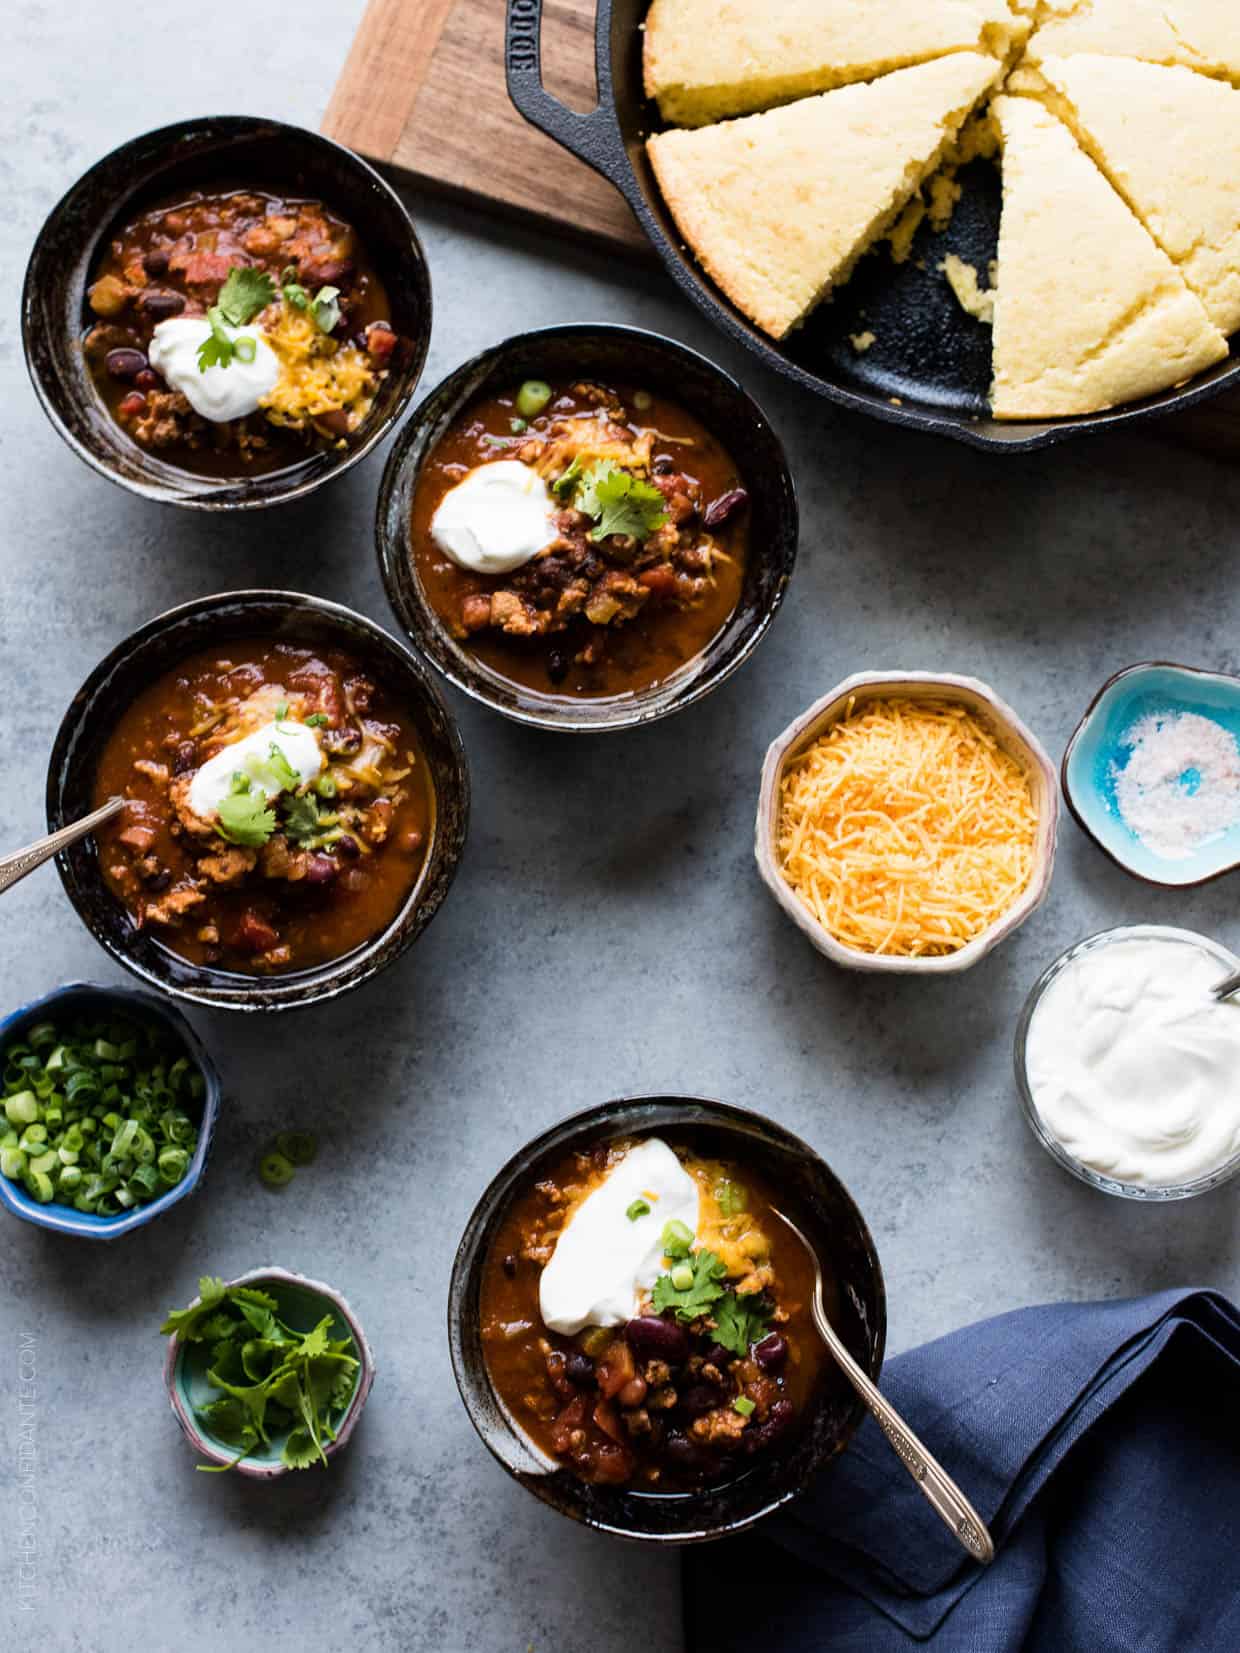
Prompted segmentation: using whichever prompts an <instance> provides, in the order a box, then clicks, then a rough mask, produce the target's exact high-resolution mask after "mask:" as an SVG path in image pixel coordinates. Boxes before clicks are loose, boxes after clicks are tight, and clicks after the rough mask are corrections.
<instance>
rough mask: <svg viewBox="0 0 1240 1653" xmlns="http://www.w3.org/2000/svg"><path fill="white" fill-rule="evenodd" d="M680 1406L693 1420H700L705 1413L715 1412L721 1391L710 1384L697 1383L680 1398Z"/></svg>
mask: <svg viewBox="0 0 1240 1653" xmlns="http://www.w3.org/2000/svg"><path fill="white" fill-rule="evenodd" d="M680 1404H681V1406H682V1407H683V1408H684V1410H685V1411H686V1412H687V1413H688V1414H689V1416H690V1417H691V1418H700V1417H701V1416H702V1414H703V1412H713V1411H714V1410H715V1408H716V1406H718V1404H719V1391H718V1389H716V1388H715V1387H714V1386H713V1385H712V1384H709V1383H695V1384H693V1385H692V1387H691V1388H688V1389H686V1390H685V1392H684V1394H683V1395H682V1396H681V1397H680Z"/></svg>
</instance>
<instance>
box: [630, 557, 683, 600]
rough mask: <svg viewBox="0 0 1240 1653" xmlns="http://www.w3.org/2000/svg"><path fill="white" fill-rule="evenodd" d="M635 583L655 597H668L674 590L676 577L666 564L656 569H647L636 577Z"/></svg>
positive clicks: (661, 564)
mask: <svg viewBox="0 0 1240 1653" xmlns="http://www.w3.org/2000/svg"><path fill="white" fill-rule="evenodd" d="M637 583H638V585H644V586H645V587H646V590H647V591H649V592H650V593H651V595H652V596H655V597H670V596H672V595H673V593H674V592H675V590H676V576H675V574H673V572H672V570H671V568H670V567H669V566H668V565H667V563H660V564H659V566H658V567H657V568H647V569H646V570H645V571H644V572H643V573H641V574H639V575H638V576H637Z"/></svg>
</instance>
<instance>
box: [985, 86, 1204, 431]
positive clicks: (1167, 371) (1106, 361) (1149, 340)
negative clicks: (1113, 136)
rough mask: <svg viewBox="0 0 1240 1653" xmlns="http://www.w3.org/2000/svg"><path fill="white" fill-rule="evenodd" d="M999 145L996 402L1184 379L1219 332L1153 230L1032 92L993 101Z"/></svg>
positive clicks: (1015, 412) (1013, 407) (1074, 397)
mask: <svg viewBox="0 0 1240 1653" xmlns="http://www.w3.org/2000/svg"><path fill="white" fill-rule="evenodd" d="M993 107H994V115H995V119H996V120H997V121H998V123H999V133H1000V138H1001V140H1002V144H1003V217H1002V220H1001V223H1000V228H999V260H998V263H999V269H998V283H997V286H998V294H997V298H996V303H995V322H994V368H995V377H994V387H993V390H992V397H991V400H992V405H993V407H994V411H995V415H996V417H998V418H1000V419H1053V418H1058V417H1061V416H1062V415H1065V414H1074V413H1095V412H1097V411H1098V410H1099V409H1101V408H1108V407H1114V406H1116V405H1117V404H1118V403H1121V402H1131V401H1133V400H1135V399H1136V398H1137V397H1139V396H1148V395H1151V394H1153V392H1155V391H1158V390H1166V389H1167V388H1168V387H1169V386H1171V385H1177V384H1180V383H1182V382H1183V381H1184V380H1185V379H1190V378H1192V376H1193V375H1194V374H1195V373H1200V372H1201V370H1202V369H1203V368H1206V367H1209V366H1210V365H1211V364H1212V363H1213V362H1217V361H1221V360H1222V359H1223V357H1225V356H1226V354H1227V341H1226V339H1225V338H1224V337H1223V335H1222V334H1221V333H1220V332H1219V330H1218V328H1217V327H1215V326H1214V324H1213V323H1212V322H1211V321H1210V319H1209V317H1208V316H1207V315H1206V312H1205V309H1204V307H1203V305H1202V303H1201V300H1200V299H1199V298H1197V297H1196V295H1195V294H1194V293H1192V292H1191V291H1190V290H1189V288H1188V286H1187V284H1186V283H1185V281H1184V278H1183V277H1182V276H1181V275H1180V273H1179V271H1178V270H1177V269H1176V267H1175V265H1174V264H1173V263H1172V262H1171V260H1170V259H1169V258H1168V257H1167V255H1166V253H1164V252H1163V251H1162V249H1161V248H1160V247H1159V246H1158V245H1157V243H1156V242H1155V241H1154V239H1153V237H1152V236H1151V235H1150V233H1149V231H1148V230H1147V229H1146V228H1145V227H1144V225H1143V224H1141V222H1140V221H1139V220H1138V219H1137V218H1136V217H1135V216H1134V215H1133V213H1132V212H1131V211H1130V210H1129V208H1128V207H1127V206H1126V205H1125V203H1124V202H1123V200H1122V199H1121V198H1120V196H1119V195H1117V194H1116V192H1115V190H1113V189H1112V188H1111V186H1110V184H1109V183H1107V181H1106V179H1105V178H1104V177H1103V175H1102V173H1101V172H1100V171H1099V170H1098V168H1097V167H1096V166H1095V165H1094V163H1093V162H1092V161H1091V160H1090V159H1089V157H1088V155H1086V154H1085V152H1084V151H1083V150H1082V149H1080V148H1079V147H1078V145H1077V143H1076V140H1075V139H1074V138H1073V136H1072V134H1071V133H1070V132H1069V130H1068V128H1067V127H1066V126H1065V125H1064V124H1063V122H1062V121H1060V120H1058V119H1057V118H1056V117H1055V116H1054V115H1052V114H1051V113H1050V111H1049V110H1048V109H1046V108H1044V107H1043V105H1042V104H1040V103H1038V102H1036V101H1034V100H1033V99H1032V98H1025V97H1000V98H996V99H995V102H994V106H993Z"/></svg>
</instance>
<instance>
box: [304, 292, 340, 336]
mask: <svg viewBox="0 0 1240 1653" xmlns="http://www.w3.org/2000/svg"><path fill="white" fill-rule="evenodd" d="M311 311H312V313H313V315H314V321H315V325H316V326H317V327H318V329H319V331H320V332H321V333H330V332H331V331H332V330H333V329H334V328H336V327H338V326H339V325H340V289H339V287H320V288H319V290H318V292H317V293H316V294H315V295H314V303H313V304H312V306H311Z"/></svg>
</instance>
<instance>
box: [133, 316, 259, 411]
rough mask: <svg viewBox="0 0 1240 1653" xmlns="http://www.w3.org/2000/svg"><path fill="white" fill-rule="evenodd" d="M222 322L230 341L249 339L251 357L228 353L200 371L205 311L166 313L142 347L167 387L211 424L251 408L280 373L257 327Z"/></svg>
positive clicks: (207, 331)
mask: <svg viewBox="0 0 1240 1653" xmlns="http://www.w3.org/2000/svg"><path fill="white" fill-rule="evenodd" d="M223 328H224V332H225V333H227V335H228V337H229V338H230V339H232V340H234V341H235V340H237V339H253V340H254V360H253V361H252V362H243V361H242V360H241V358H240V357H239V356H234V357H233V359H232V361H230V362H229V364H228V366H227V367H220V366H219V364H218V363H217V364H215V365H214V366H212V367H208V368H207V369H206V371H205V372H203V371H202V370H200V369H199V366H198V347H199V346H200V345H201V344H202V343H203V342H204V341H205V340H206V339H209V338H210V337H211V323H210V322H209V321H208V320H207V318H206V317H205V316H172V317H171V318H170V319H169V320H168V321H161V322H160V323H159V325H158V327H156V329H155V332H154V335H153V337H152V339H151V343H150V348H149V349H148V351H147V360H148V361H149V362H150V364H151V366H152V367H153V368H154V369H155V371H156V372H157V373H159V374H162V376H163V378H164V379H165V380H166V381H167V382H168V384H169V385H170V386H171V387H172V389H173V390H179V391H180V392H181V393H182V394H183V395H184V396H185V397H186V398H187V400H188V401H189V405H190V407H192V408H193V410H194V412H195V413H197V414H200V415H201V416H202V418H204V419H210V420H211V421H212V422H213V423H214V424H217V425H218V424H223V423H225V421H227V420H229V419H245V418H247V417H248V416H249V415H250V414H251V413H257V412H258V406H259V403H260V402H261V401H262V399H263V397H264V396H266V395H268V394H269V393H270V392H271V391H272V390H274V389H275V385H276V380H277V379H278V378H279V377H280V358H279V357H278V356H277V355H276V353H275V351H274V350H273V349H272V348H271V346H270V345H269V344H268V343H267V340H266V339H265V338H264V337H263V332H262V329H261V328H259V327H230V326H229V325H228V324H227V323H224V324H223Z"/></svg>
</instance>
